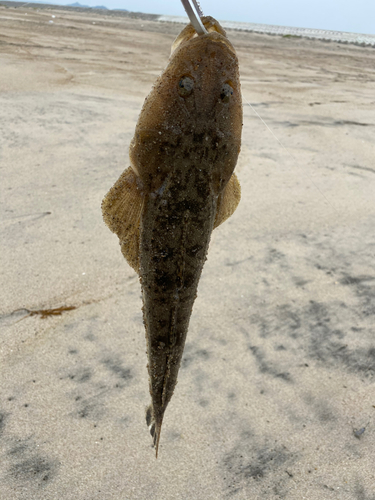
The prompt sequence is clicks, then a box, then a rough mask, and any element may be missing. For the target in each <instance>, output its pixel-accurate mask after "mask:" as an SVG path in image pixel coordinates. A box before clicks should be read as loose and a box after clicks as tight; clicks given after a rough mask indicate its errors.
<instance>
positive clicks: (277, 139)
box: [242, 95, 339, 213]
mask: <svg viewBox="0 0 375 500" xmlns="http://www.w3.org/2000/svg"><path fill="white" fill-rule="evenodd" d="M242 97H243V99H244V101H245V102H246V104H248V105H249V106H250V108H251V109H252V110H253V111H254V113H255V114H256V116H257V117H258V118H259V120H260V121H261V122H262V123H263V125H264V126H265V127H266V128H267V130H268V131H269V132H270V133H271V135H272V136H273V137H274V138H275V139H276V141H277V142H278V144H279V145H280V146H281V147H282V149H283V150H284V151H286V153H287V154H288V155H289V156H290V158H291V159H292V161H293V163H294V165H295V166H297V160H296V159H295V158H294V156H293V155H292V153H291V152H290V151H289V150H288V149H287V148H286V146H284V144H283V143H282V142H281V141H280V139H279V138H278V137H277V136H276V134H275V133H274V132H273V130H272V129H271V128H270V127H269V126H268V125H267V123H266V122H265V121H264V120H263V118H262V117H261V116H260V114H259V113H258V111H257V110H256V109H255V108H254V106H252V105H251V104H250V103H249V101H248V100H247V99H246V97H244V95H242ZM304 175H305V176H306V177H307V178H308V179H309V181H310V182H311V184H312V185H313V186H314V187H315V189H316V190H317V191H319V193H320V194H321V195H322V197H323V198H324V199H325V201H326V202H327V204H328V205H329V206H330V207H331V208H332V209H333V210H334V211H335V212H337V213H339V211H338V210H337V208H336V207H334V206H333V205H332V203H331V202H330V201H329V200H328V198H327V197H326V196H325V194H324V193H323V192H322V191H321V190H320V189H319V187H318V186H317V184H315V182H314V181H313V180H312V178H311V177H310V176H309V175H308V174H306V172H304Z"/></svg>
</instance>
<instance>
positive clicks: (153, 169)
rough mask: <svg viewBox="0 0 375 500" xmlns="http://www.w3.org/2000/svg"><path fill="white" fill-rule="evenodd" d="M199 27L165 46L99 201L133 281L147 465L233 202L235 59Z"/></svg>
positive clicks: (216, 30)
mask: <svg viewBox="0 0 375 500" xmlns="http://www.w3.org/2000/svg"><path fill="white" fill-rule="evenodd" d="M201 21H202V23H203V24H204V26H205V28H206V30H207V33H206V34H203V35H199V36H198V35H197V33H196V31H195V29H194V28H193V26H192V25H191V24H189V25H187V26H186V27H185V28H184V29H183V30H182V31H181V33H180V34H179V35H178V36H177V38H176V40H175V41H174V43H173V45H172V51H171V55H170V58H169V62H168V64H167V66H166V68H165V69H164V71H163V72H162V74H161V75H160V77H159V78H158V79H157V81H156V83H155V84H154V86H153V87H152V89H151V92H150V93H149V95H148V96H147V97H146V99H145V102H144V105H143V107H142V110H141V112H140V115H139V118H138V122H137V125H136V128H135V133H134V137H133V139H132V141H131V143H130V147H129V159H130V166H129V167H128V168H127V169H126V170H125V171H124V172H123V173H122V175H121V176H120V178H119V179H118V180H117V182H116V183H115V184H114V186H113V187H112V188H111V189H110V191H109V192H108V194H107V195H106V196H105V198H104V200H103V202H102V213H103V219H104V222H105V223H106V225H107V226H108V227H109V229H110V230H111V231H112V232H114V233H115V234H116V235H117V236H118V238H119V240H120V246H121V251H122V254H123V256H124V257H125V259H126V261H127V262H128V264H129V265H130V266H131V267H132V268H133V269H134V270H135V271H136V272H137V273H138V275H139V278H140V283H141V289H142V299H143V321H144V326H145V333H146V342H147V357H148V365H147V367H148V373H149V388H150V395H151V404H150V406H149V407H148V408H147V410H146V423H147V425H148V427H149V430H150V433H151V436H152V438H153V446H154V447H155V449H156V458H157V457H158V448H159V441H160V433H161V427H162V423H163V418H164V413H165V410H166V408H167V406H168V403H169V402H170V400H171V398H172V395H173V392H174V389H175V387H176V384H177V377H178V371H179V367H180V364H181V359H182V355H183V351H184V346H185V340H186V336H187V331H188V326H189V321H190V316H191V313H192V309H193V304H194V301H195V299H196V297H197V288H198V282H199V279H200V276H201V273H202V269H203V265H204V263H205V261H206V258H207V252H208V247H209V243H210V238H211V234H212V231H213V229H214V228H216V227H218V226H219V225H220V224H222V223H223V222H224V221H225V220H227V219H228V218H229V217H230V216H231V215H232V214H233V213H234V211H235V210H236V208H237V206H238V203H239V201H240V198H241V188H240V184H239V181H238V179H237V177H236V175H235V173H234V169H235V166H236V163H237V159H238V155H239V153H240V148H241V133H242V100H241V88H240V77H239V67H238V59H237V56H236V52H235V49H234V47H233V45H232V44H231V42H230V41H229V39H228V37H227V35H226V33H225V31H224V29H223V28H222V27H221V26H220V24H219V23H218V21H216V20H215V19H214V18H212V17H210V16H206V17H202V18H201Z"/></svg>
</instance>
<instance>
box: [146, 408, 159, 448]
mask: <svg viewBox="0 0 375 500" xmlns="http://www.w3.org/2000/svg"><path fill="white" fill-rule="evenodd" d="M146 423H147V426H148V428H149V431H150V434H151V436H152V439H153V445H154V447H155V448H156V458H158V451H159V441H160V432H161V425H162V423H163V417H161V419H158V420H156V419H155V416H154V410H153V408H152V404H150V406H149V407H148V408H147V410H146Z"/></svg>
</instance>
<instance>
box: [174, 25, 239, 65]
mask: <svg viewBox="0 0 375 500" xmlns="http://www.w3.org/2000/svg"><path fill="white" fill-rule="evenodd" d="M201 21H202V23H203V25H204V27H205V28H206V30H207V32H208V33H207V34H204V35H198V34H197V32H196V31H195V29H194V27H193V26H192V25H191V24H188V25H187V26H186V27H185V28H184V29H183V30H182V31H181V33H180V34H179V35H178V36H177V38H176V39H175V41H174V42H173V44H172V50H171V55H172V54H173V53H174V52H175V51H176V50H177V49H178V48H180V47H181V46H183V45H185V44H187V43H189V42H191V41H193V40H194V41H195V42H196V43H197V42H198V43H200V41H203V40H205V39H207V38H211V39H213V40H215V41H217V42H221V43H223V44H224V45H226V47H228V48H229V49H230V51H231V52H233V54H235V50H234V47H233V45H232V44H231V43H230V41H229V40H228V38H227V35H226V32H225V30H224V29H223V28H222V27H221V25H220V24H219V22H218V21H216V19H214V18H213V17H211V16H205V17H201Z"/></svg>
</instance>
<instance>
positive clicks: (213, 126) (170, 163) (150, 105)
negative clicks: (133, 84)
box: [130, 17, 242, 194]
mask: <svg viewBox="0 0 375 500" xmlns="http://www.w3.org/2000/svg"><path fill="white" fill-rule="evenodd" d="M202 22H203V23H204V25H205V27H206V29H207V30H208V33H207V34H204V35H199V36H198V35H197V34H196V32H195V30H194V28H193V27H192V26H191V25H188V26H187V27H186V28H184V30H183V31H182V32H181V33H180V35H179V36H178V37H177V39H176V40H175V42H174V44H173V45H172V54H171V56H170V60H169V64H168V65H167V67H166V69H165V70H164V72H163V73H162V75H161V76H160V77H159V78H158V80H157V81H156V83H155V85H154V87H153V88H152V90H151V92H150V94H149V95H148V97H147V98H146V101H145V103H144V105H143V108H142V111H141V114H140V116H139V119H138V123H137V126H136V130H135V135H134V138H133V140H132V142H131V145H130V161H131V164H132V167H133V169H134V170H135V172H136V173H137V174H138V175H139V177H140V179H141V180H142V183H143V184H144V185H145V187H146V189H149V190H151V191H154V190H157V189H159V188H160V186H161V185H162V184H163V182H164V181H165V178H166V177H167V176H168V175H169V174H170V172H171V171H173V169H176V168H184V167H186V168H188V167H189V168H190V167H191V165H192V164H193V165H195V166H196V167H197V168H200V169H201V170H202V171H204V172H206V173H207V178H208V179H209V182H210V183H211V187H212V190H213V191H214V192H215V193H217V194H219V193H220V192H221V191H222V190H223V189H224V187H225V185H226V184H227V182H228V181H229V179H230V177H231V175H232V173H233V170H234V167H235V165H236V162H237V157H238V154H239V151H240V144H241V131H242V101H241V89H240V79H239V70H238V60H237V56H236V53H235V50H234V48H233V46H232V44H231V43H230V41H229V40H228V38H227V37H226V35H225V32H224V30H223V29H222V28H221V26H220V25H219V23H218V22H217V21H215V20H214V19H213V18H210V17H206V18H202Z"/></svg>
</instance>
